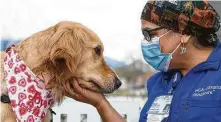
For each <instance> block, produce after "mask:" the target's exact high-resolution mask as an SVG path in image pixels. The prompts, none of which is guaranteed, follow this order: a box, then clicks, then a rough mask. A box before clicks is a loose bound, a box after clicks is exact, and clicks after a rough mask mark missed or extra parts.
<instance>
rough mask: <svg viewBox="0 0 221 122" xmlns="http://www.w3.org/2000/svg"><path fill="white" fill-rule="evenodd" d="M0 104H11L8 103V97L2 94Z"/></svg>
mask: <svg viewBox="0 0 221 122" xmlns="http://www.w3.org/2000/svg"><path fill="white" fill-rule="evenodd" d="M1 102H2V103H8V104H10V103H11V102H10V98H9V96H8V95H7V94H2V95H1Z"/></svg>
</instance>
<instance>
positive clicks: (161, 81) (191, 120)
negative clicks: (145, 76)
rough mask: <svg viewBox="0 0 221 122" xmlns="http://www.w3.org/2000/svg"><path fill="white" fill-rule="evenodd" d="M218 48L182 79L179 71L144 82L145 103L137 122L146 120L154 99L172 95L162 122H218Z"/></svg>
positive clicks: (220, 105)
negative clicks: (167, 113) (168, 108)
mask: <svg viewBox="0 0 221 122" xmlns="http://www.w3.org/2000/svg"><path fill="white" fill-rule="evenodd" d="M220 63H221V45H220V44H219V45H217V46H216V48H215V49H214V50H213V51H212V53H211V54H210V56H209V57H208V59H207V60H206V61H205V62H202V63H200V64H198V65H197V66H195V67H193V68H192V69H191V70H190V71H189V72H188V73H187V74H186V75H185V76H184V77H182V75H181V73H180V72H179V71H169V72H158V73H156V74H155V75H153V76H152V77H151V78H150V79H149V80H148V81H147V90H148V100H147V102H146V104H145V105H144V107H143V109H142V110H141V113H140V119H139V122H148V121H147V116H148V114H147V112H148V110H149V109H150V107H151V105H152V103H153V102H154V100H155V98H156V97H158V96H162V95H168V94H169V93H170V92H171V89H173V90H172V92H171V94H172V95H173V99H172V103H171V106H170V113H169V117H168V118H165V119H164V120H163V121H162V122H221V68H220Z"/></svg>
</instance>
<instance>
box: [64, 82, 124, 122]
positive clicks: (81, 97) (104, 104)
mask: <svg viewBox="0 0 221 122" xmlns="http://www.w3.org/2000/svg"><path fill="white" fill-rule="evenodd" d="M70 85H71V86H70ZM66 89H67V91H66V92H67V93H68V95H67V96H68V97H70V98H73V99H75V100H77V101H80V102H84V103H88V104H91V105H93V106H94V107H96V109H97V111H98V113H99V115H100V116H101V118H102V120H103V122H126V121H125V120H124V119H123V118H122V117H121V115H120V114H119V113H118V112H117V111H116V110H115V109H114V108H113V107H112V106H111V104H110V103H109V102H108V101H107V100H106V98H105V97H104V96H103V94H101V93H97V92H94V91H91V90H88V89H84V88H81V87H80V86H79V84H78V81H77V80H76V79H73V82H72V83H71V84H70V82H69V83H66ZM73 89H74V92H73Z"/></svg>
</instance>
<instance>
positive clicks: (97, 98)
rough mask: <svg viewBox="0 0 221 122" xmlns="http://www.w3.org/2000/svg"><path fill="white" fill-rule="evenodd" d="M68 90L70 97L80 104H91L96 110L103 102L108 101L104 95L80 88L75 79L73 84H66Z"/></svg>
mask: <svg viewBox="0 0 221 122" xmlns="http://www.w3.org/2000/svg"><path fill="white" fill-rule="evenodd" d="M66 90H67V91H66V92H67V93H68V95H67V96H68V97H70V98H73V99H75V100H77V101H80V102H84V103H88V104H91V105H93V106H94V107H96V108H99V106H100V105H101V104H102V102H105V101H106V99H105V97H104V96H103V94H101V93H98V92H94V91H92V90H88V89H85V88H82V87H80V86H79V84H78V81H77V80H76V79H75V78H74V79H73V81H72V83H70V82H69V83H68V82H67V83H66Z"/></svg>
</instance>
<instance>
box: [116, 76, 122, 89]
mask: <svg viewBox="0 0 221 122" xmlns="http://www.w3.org/2000/svg"><path fill="white" fill-rule="evenodd" d="M114 82H115V85H114V88H115V89H118V88H119V87H120V86H121V84H122V83H121V81H120V80H119V78H118V77H115V79H114Z"/></svg>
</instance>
